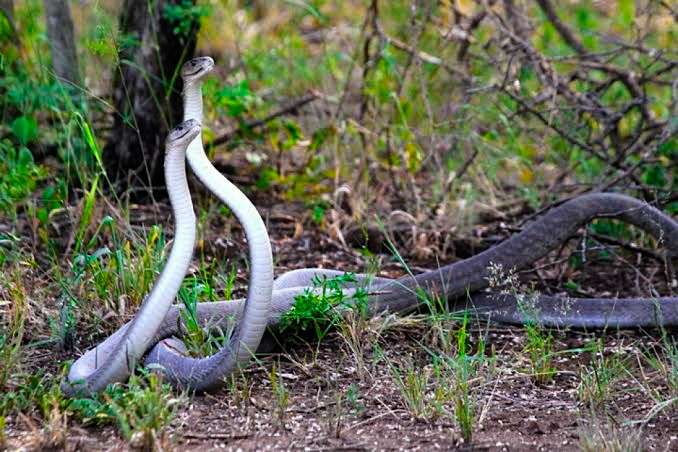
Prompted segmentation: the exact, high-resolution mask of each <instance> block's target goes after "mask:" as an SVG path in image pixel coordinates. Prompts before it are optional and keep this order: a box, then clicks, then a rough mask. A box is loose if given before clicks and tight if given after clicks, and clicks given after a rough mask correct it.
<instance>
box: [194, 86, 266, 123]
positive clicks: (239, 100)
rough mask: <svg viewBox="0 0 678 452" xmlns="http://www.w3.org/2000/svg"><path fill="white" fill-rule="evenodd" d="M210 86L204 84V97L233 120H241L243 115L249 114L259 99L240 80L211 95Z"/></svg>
mask: <svg viewBox="0 0 678 452" xmlns="http://www.w3.org/2000/svg"><path fill="white" fill-rule="evenodd" d="M211 85H212V84H206V87H205V95H206V96H210V97H211V98H212V99H213V101H214V105H215V106H216V107H217V108H218V109H219V110H220V111H224V112H225V113H226V114H227V115H228V116H231V117H233V118H242V116H243V115H244V114H245V113H249V112H251V110H252V109H253V108H254V106H255V105H256V103H258V102H259V98H258V97H257V96H256V95H255V94H254V93H253V92H252V91H251V90H250V87H249V83H248V81H247V80H241V81H239V82H237V83H235V84H233V85H225V86H224V87H223V88H221V89H219V90H215V91H214V93H213V94H211V91H212V90H211V89H209V87H210V86H211Z"/></svg>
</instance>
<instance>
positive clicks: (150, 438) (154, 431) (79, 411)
mask: <svg viewBox="0 0 678 452" xmlns="http://www.w3.org/2000/svg"><path fill="white" fill-rule="evenodd" d="M184 398H185V395H184V394H179V395H174V393H173V390H172V387H171V386H170V385H169V384H166V383H163V382H162V380H161V379H160V377H159V376H158V375H156V374H154V373H144V374H141V375H132V377H130V379H129V382H128V383H127V385H126V386H123V385H119V384H115V385H110V386H108V387H107V388H106V390H105V391H104V392H103V393H102V394H101V395H98V396H96V397H93V398H81V399H73V400H71V401H70V402H69V404H68V409H69V410H70V411H72V412H73V413H74V414H75V415H76V416H78V417H79V418H80V419H81V420H82V421H83V422H85V423H88V424H95V425H102V424H109V423H113V424H115V425H116V426H117V428H118V431H119V432H120V433H121V434H122V436H123V437H124V438H125V439H127V440H128V441H130V443H132V444H133V445H135V446H137V447H143V448H145V449H147V450H150V449H153V448H154V447H155V446H156V445H157V444H159V443H161V441H162V440H163V435H164V432H165V429H166V427H167V426H168V425H169V423H170V421H171V420H172V419H173V417H174V415H175V413H176V410H177V408H178V406H179V405H180V404H181V403H182V402H183V401H184Z"/></svg>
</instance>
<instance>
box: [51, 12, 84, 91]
mask: <svg viewBox="0 0 678 452" xmlns="http://www.w3.org/2000/svg"><path fill="white" fill-rule="evenodd" d="M43 5H44V8H45V17H46V21H47V38H48V40H49V48H50V51H51V53H52V67H53V68H54V73H55V74H56V76H57V78H58V79H59V80H61V81H66V82H70V83H72V84H74V85H80V71H79V70H78V55H77V54H76V52H75V40H74V38H73V20H72V19H71V8H70V6H69V4H68V0H43Z"/></svg>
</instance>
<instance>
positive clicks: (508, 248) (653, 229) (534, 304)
mask: <svg viewBox="0 0 678 452" xmlns="http://www.w3.org/2000/svg"><path fill="white" fill-rule="evenodd" d="M213 67H214V62H213V60H212V59H211V58H209V57H199V58H195V59H193V60H190V61H189V62H187V63H186V64H185V65H184V67H183V68H182V71H181V74H182V78H183V79H184V107H185V114H184V119H185V120H188V121H190V120H198V121H200V120H202V91H201V84H202V81H203V78H204V77H205V76H206V75H207V74H209V73H210V71H211V70H212V69H213ZM189 147H190V149H189V151H188V153H187V159H188V161H189V165H190V166H191V168H192V169H193V171H194V172H196V174H197V175H198V178H199V179H200V180H201V181H202V182H203V183H205V185H207V187H208V189H210V191H212V192H213V193H214V194H215V195H216V196H218V197H219V198H220V199H221V200H222V201H224V202H226V203H227V204H228V206H229V207H230V208H231V209H234V208H236V209H237V208H238V206H236V205H233V204H230V203H229V202H228V199H227V198H228V197H225V196H223V195H220V192H219V190H221V189H222V188H223V186H224V184H225V182H224V180H226V179H225V177H224V176H222V175H221V174H220V173H219V172H218V171H217V170H216V169H214V167H213V166H212V165H211V163H209V160H208V159H207V157H206V156H205V153H204V150H203V149H202V141H201V139H200V138H196V139H194V140H193V141H192V142H191V144H190V146H189ZM198 163H199V164H198ZM208 168H211V169H208ZM196 170H198V171H196ZM199 171H205V172H204V173H200V172H199ZM201 174H209V176H208V177H207V178H205V177H203V176H201ZM171 182H173V181H172V180H170V179H168V181H167V183H168V188H169V184H170V183H171ZM229 184H230V183H229ZM243 198H244V199H239V201H238V202H240V203H242V204H243V205H244V204H249V200H247V198H246V197H244V195H243ZM170 199H171V200H172V198H170ZM242 209H247V211H248V212H249V213H250V214H251V215H252V217H247V218H245V217H243V216H242V215H238V214H237V213H236V216H237V217H238V219H239V221H241V222H242V224H243V228H244V229H245V234H246V237H247V240H248V244H249V252H250V260H251V261H252V262H251V265H250V268H251V276H250V286H249V288H248V297H247V298H245V299H234V300H225V301H218V302H203V303H198V304H197V305H196V312H195V314H196V318H197V320H198V322H199V323H200V325H203V326H204V327H205V328H206V329H210V328H220V329H221V330H222V331H224V330H225V331H229V330H233V331H234V333H233V334H232V336H231V339H230V340H229V342H228V345H227V346H226V347H224V348H223V349H222V350H221V351H220V352H218V353H217V355H215V356H217V357H218V358H219V359H220V363H221V364H220V365H218V366H211V367H209V368H208V370H209V372H206V371H205V367H204V366H201V365H199V364H200V363H202V362H204V361H206V360H207V361H209V360H211V359H214V357H210V358H203V359H196V358H191V357H190V356H188V355H189V354H188V351H187V347H186V346H185V345H184V344H183V342H182V341H181V340H180V339H179V338H180V337H181V336H182V335H184V334H185V331H184V327H183V326H182V322H181V312H182V307H181V306H179V305H172V306H170V307H169V309H168V310H166V313H165V314H164V317H162V318H161V319H160V322H159V327H158V328H157V329H155V330H153V332H154V337H153V339H152V340H151V341H150V343H151V344H152V347H149V348H150V352H148V353H147V354H146V355H145V356H146V357H145V361H144V365H145V366H146V367H148V368H152V369H155V370H157V371H159V372H161V373H163V374H164V375H165V377H166V378H168V380H169V381H170V382H171V383H173V384H174V385H176V386H179V387H182V388H188V389H191V390H195V391H207V390H213V389H216V388H218V387H220V386H222V385H223V384H224V383H225V381H226V379H225V377H226V376H227V375H228V372H230V371H232V370H233V369H234V368H235V367H234V365H237V364H238V363H241V362H243V361H244V360H246V359H247V358H246V357H244V356H242V355H241V356H240V357H241V358H243V359H242V360H241V359H240V358H237V357H233V358H231V359H228V358H227V357H228V356H230V355H233V354H234V351H233V348H234V346H236V347H237V344H238V341H239V340H240V337H239V333H240V331H241V330H242V329H245V328H246V327H247V323H248V322H250V321H252V320H253V319H254V321H256V322H257V323H256V324H255V326H256V328H257V332H256V334H254V333H253V334H252V336H253V337H254V339H256V338H259V339H260V338H261V335H260V334H259V333H260V331H259V327H260V326H261V325H262V324H263V325H264V326H267V327H269V328H276V327H277V326H279V324H280V321H281V319H282V318H283V317H284V315H285V314H286V313H287V312H289V311H290V310H291V309H293V306H294V303H295V300H296V298H297V297H298V296H299V295H300V294H301V293H303V292H305V291H309V290H311V291H313V290H316V291H317V290H318V289H317V288H314V287H313V281H314V279H315V278H317V277H334V276H338V275H343V274H344V272H343V271H339V270H333V269H324V268H304V269H298V270H292V271H289V272H286V273H284V274H282V275H281V276H279V277H278V278H276V279H275V280H273V283H272V291H271V292H269V291H268V289H269V287H270V286H265V287H264V286H261V287H260V286H255V287H252V286H253V284H255V285H256V284H257V282H256V281H255V280H256V278H255V273H256V271H257V270H256V269H258V268H259V267H257V265H255V263H256V262H254V257H255V252H256V251H257V250H255V249H254V248H256V247H257V246H262V247H265V245H260V244H263V243H264V242H266V243H269V242H268V236H266V239H263V238H262V240H260V241H257V243H258V244H257V245H255V241H254V238H255V235H256V234H262V237H263V233H265V228H264V229H263V232H262V230H261V229H257V230H256V231H254V232H252V231H249V230H248V229H247V227H248V225H249V224H253V223H256V221H252V218H254V216H257V217H259V214H258V213H257V211H256V209H255V208H254V207H253V206H252V209H254V210H251V209H250V208H249V207H247V208H245V207H242ZM175 211H176V209H175ZM259 218H260V217H259ZM599 218H614V219H617V220H620V221H623V222H626V223H628V224H631V225H633V226H636V227H638V228H640V229H642V230H644V231H645V232H647V233H648V234H650V235H651V236H653V237H654V238H655V239H656V241H657V242H658V243H659V244H661V245H663V246H664V248H665V250H666V251H665V260H666V264H667V266H668V265H670V264H671V262H672V259H675V258H676V257H678V222H677V221H676V220H675V219H674V218H672V217H671V216H669V215H667V214H665V213H663V212H662V211H661V210H659V209H657V208H655V207H653V206H652V205H650V204H649V203H647V202H645V201H641V200H638V199H635V198H633V197H630V196H626V195H623V194H618V193H604V192H596V193H587V194H583V195H579V196H577V197H575V198H572V199H570V200H567V201H565V202H563V203H562V204H559V205H557V206H555V207H552V208H550V209H548V210H547V211H546V212H544V213H542V214H541V215H539V216H538V217H536V218H535V219H534V220H532V221H531V222H530V223H529V224H527V225H526V226H525V227H524V228H523V229H522V230H521V231H520V232H518V233H517V234H515V235H513V236H511V237H509V238H508V239H506V240H504V241H503V242H501V243H499V244H497V245H495V246H493V247H491V248H489V249H487V250H485V251H483V252H481V253H479V254H476V255H474V256H472V257H470V258H467V259H464V260H461V261H458V262H454V263H451V264H448V265H444V266H441V267H440V268H438V269H436V270H431V271H427V272H423V273H419V274H416V275H413V274H408V275H405V276H403V277H401V278H397V279H391V278H382V277H373V276H372V275H366V274H358V275H355V279H354V281H353V282H350V283H348V284H346V285H345V286H344V287H343V288H342V290H343V292H344V296H345V297H351V296H353V295H355V294H357V292H358V290H364V291H366V293H367V306H366V311H367V312H366V313H367V315H377V314H379V313H383V312H389V313H407V312H412V311H414V310H416V309H418V308H419V307H420V306H421V305H422V303H423V302H424V301H425V299H435V298H438V299H441V300H444V301H445V302H446V303H447V308H448V309H449V310H451V311H456V310H460V311H461V310H464V311H467V312H473V313H475V314H477V315H479V316H483V317H485V318H487V319H488V320H491V321H495V322H501V323H509V324H524V323H525V322H526V321H527V315H526V311H525V306H524V299H523V298H522V297H521V296H519V295H516V294H510V293H497V292H492V291H489V290H488V286H489V280H490V279H491V278H492V277H493V271H494V270H493V269H497V268H499V269H506V270H508V269H511V270H520V269H524V268H526V267H529V266H530V265H532V264H533V263H534V262H535V261H537V260H539V259H541V258H543V257H545V256H546V255H547V254H548V253H549V252H551V251H552V250H554V249H556V248H557V247H558V246H561V245H562V244H563V243H564V242H566V241H567V240H568V239H569V238H570V237H572V236H574V235H575V234H576V232H577V230H578V229H579V228H581V227H582V226H585V225H586V224H588V223H590V222H591V221H592V220H594V219H599ZM179 232H180V231H179V229H177V233H179ZM175 240H177V239H175ZM262 249H265V250H266V253H270V244H269V245H268V248H262ZM264 254H265V253H264ZM170 258H171V256H170ZM170 264H171V262H170V260H169V259H168V262H167V265H166V267H165V270H166V269H167V267H168V266H169V265H170ZM269 264H270V266H269ZM266 266H267V269H268V270H270V272H271V273H270V274H268V273H267V276H271V277H272V263H269V262H267V263H266ZM262 271H263V270H262ZM178 273H179V272H177V274H178ZM163 274H164V271H163ZM182 277H183V275H182ZM161 279H162V275H161ZM267 281H268V280H267ZM262 284H263V283H262ZM262 287H263V289H262V293H261V295H262V297H264V295H268V296H269V297H270V299H269V301H270V303H269V304H268V306H269V308H270V309H269V310H268V311H264V310H257V311H256V312H255V314H256V315H259V317H255V315H252V312H254V311H251V310H250V306H251V305H252V303H251V295H252V293H253V291H256V290H257V289H258V288H262ZM263 292H265V293H263ZM422 294H425V296H422ZM149 298H150V297H149ZM165 301H166V300H165ZM529 304H530V306H531V309H533V312H532V313H531V314H530V316H534V317H535V319H534V320H536V321H537V322H538V323H539V324H540V325H542V326H544V327H570V328H583V329H599V328H645V327H662V328H664V327H675V326H678V297H675V296H665V297H647V298H644V297H629V298H611V299H606V298H570V297H563V296H547V295H535V297H533V299H532V300H530V303H529ZM144 305H145V303H144ZM262 305H263V303H262ZM143 307H144V306H142V311H141V312H140V314H139V315H138V316H137V317H136V318H135V319H133V320H132V321H130V322H128V323H127V324H125V325H123V326H122V327H121V328H120V329H118V330H117V331H116V332H115V333H113V334H112V335H111V336H109V337H108V338H107V339H106V340H104V341H103V342H102V343H101V344H99V345H98V346H97V347H96V348H95V349H92V350H89V351H88V352H86V353H85V354H84V355H83V356H82V357H80V358H79V359H78V360H77V361H76V362H75V364H74V367H76V366H78V367H79V368H82V369H87V371H90V372H91V371H94V373H96V372H98V371H99V369H98V368H97V367H98V366H97V364H96V360H95V357H96V356H102V357H108V356H109V355H111V354H114V353H116V352H117V353H119V352H120V347H119V344H120V342H121V341H123V340H129V339H128V336H129V334H128V330H131V329H132V328H134V326H135V322H138V319H139V317H140V316H141V315H151V314H147V313H145V312H143ZM154 321H155V322H156V323H157V322H158V319H155V320H154ZM149 331H150V328H149ZM234 338H235V339H234ZM255 342H256V341H254V340H252V342H248V344H247V347H245V348H246V350H247V351H248V352H249V353H254V352H256V350H257V345H255ZM146 343H147V342H146ZM146 343H144V345H146ZM142 348H143V347H142V346H139V347H137V348H136V349H135V350H141V349H142ZM147 350H148V349H147ZM136 356H137V355H135V357H136ZM109 360H110V358H109ZM102 362H103V363H106V362H108V361H107V360H106V359H104V360H102ZM224 363H225V364H224ZM234 363H235V364H234ZM126 370H127V371H128V372H131V371H132V368H129V367H128V368H127V369H126ZM220 372H221V373H220ZM72 373H73V371H71V374H72ZM86 374H87V372H80V373H78V374H77V375H75V376H76V377H78V376H79V377H81V378H84V380H85V382H87V381H88V379H89V378H90V377H88V376H87V375H86ZM69 378H70V375H69ZM71 381H72V380H71ZM87 386H88V387H91V388H95V386H93V385H87ZM96 387H97V388H99V387H100V385H98V386H96Z"/></svg>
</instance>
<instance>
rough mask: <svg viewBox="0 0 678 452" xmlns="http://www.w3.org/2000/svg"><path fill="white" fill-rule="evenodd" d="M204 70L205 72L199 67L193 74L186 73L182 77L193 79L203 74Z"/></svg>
mask: <svg viewBox="0 0 678 452" xmlns="http://www.w3.org/2000/svg"><path fill="white" fill-rule="evenodd" d="M204 70H205V68H204V67H199V68H198V69H196V70H195V71H194V72H188V73H186V74H184V77H193V76H194V75H198V74H200V73H201V72H203V71H204Z"/></svg>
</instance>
